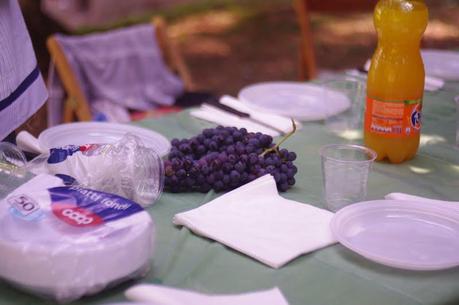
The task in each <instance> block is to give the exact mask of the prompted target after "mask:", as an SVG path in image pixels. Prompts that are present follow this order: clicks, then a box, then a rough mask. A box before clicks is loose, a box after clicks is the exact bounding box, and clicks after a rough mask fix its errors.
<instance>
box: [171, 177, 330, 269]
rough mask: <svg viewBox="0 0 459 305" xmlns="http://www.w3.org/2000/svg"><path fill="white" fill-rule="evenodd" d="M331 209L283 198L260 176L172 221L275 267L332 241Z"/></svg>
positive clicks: (271, 184)
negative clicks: (327, 209)
mask: <svg viewBox="0 0 459 305" xmlns="http://www.w3.org/2000/svg"><path fill="white" fill-rule="evenodd" d="M332 217H333V213H331V212H329V211H326V210H323V209H319V208H316V207H313V206H312V205H308V204H304V203H300V202H297V201H292V200H287V199H284V198H283V197H281V196H279V194H278V193H277V188H276V183H275V181H274V179H273V177H272V176H271V175H265V176H263V177H260V178H258V179H257V180H254V181H252V182H250V183H248V184H246V185H243V186H241V187H239V188H237V189H235V190H233V191H231V192H229V193H227V194H225V195H222V196H220V197H219V198H217V199H215V200H213V201H211V202H209V203H207V204H205V205H203V206H201V207H199V208H197V209H194V210H191V211H188V212H184V213H179V214H177V215H175V216H174V219H173V222H174V224H176V225H183V226H186V227H188V228H189V229H190V230H192V231H193V232H195V233H196V234H199V235H202V236H205V237H208V238H211V239H213V240H216V241H218V242H220V243H222V244H224V245H226V246H228V247H231V248H233V249H235V250H237V251H239V252H242V253H244V254H246V255H248V256H251V257H253V258H255V259H256V260H258V261H260V262H262V263H264V264H266V265H268V266H270V267H272V268H279V267H282V266H283V265H284V264H286V263H288V262H289V261H291V260H292V259H294V258H296V257H298V256H300V255H301V254H305V253H308V252H311V251H314V250H317V249H320V248H323V247H325V246H328V245H331V244H333V243H335V242H336V240H335V238H334V237H333V235H332V233H331V230H330V227H329V224H330V221H331V218H332Z"/></svg>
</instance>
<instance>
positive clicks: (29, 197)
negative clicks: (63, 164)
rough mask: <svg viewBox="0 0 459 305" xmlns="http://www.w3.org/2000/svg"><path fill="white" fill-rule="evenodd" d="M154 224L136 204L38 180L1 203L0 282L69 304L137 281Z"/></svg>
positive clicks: (57, 181)
mask: <svg viewBox="0 0 459 305" xmlns="http://www.w3.org/2000/svg"><path fill="white" fill-rule="evenodd" d="M153 249H154V224H153V221H152V219H151V217H150V216H149V214H148V213H147V212H145V211H144V210H143V208H142V207H141V206H140V205H138V204H137V203H135V202H133V201H130V200H127V199H125V198H122V197H119V196H117V195H113V194H107V193H104V192H99V191H95V190H90V189H85V188H82V187H80V186H64V184H63V182H62V180H61V179H59V178H57V177H55V176H50V175H38V176H36V177H34V178H32V179H31V180H30V181H28V182H27V183H25V184H23V185H22V186H20V187H19V188H17V189H16V190H14V191H13V192H12V193H10V194H9V195H8V196H7V197H6V198H5V199H4V200H2V201H0V277H2V278H3V279H5V280H7V281H9V282H10V283H12V284H13V285H15V286H18V287H20V288H22V289H25V290H27V291H30V292H32V293H35V294H38V295H41V296H45V297H50V298H53V299H55V300H57V301H58V302H70V301H73V300H76V299H78V298H80V297H82V296H84V295H88V294H94V293H97V292H99V291H100V290H102V289H104V288H105V287H107V286H111V285H114V284H117V283H119V282H122V281H125V280H128V279H132V278H136V277H139V276H142V275H144V274H145V273H146V272H147V271H148V269H149V266H150V259H151V257H152V254H153Z"/></svg>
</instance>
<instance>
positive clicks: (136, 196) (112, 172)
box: [28, 134, 164, 206]
mask: <svg viewBox="0 0 459 305" xmlns="http://www.w3.org/2000/svg"><path fill="white" fill-rule="evenodd" d="M28 168H29V169H30V170H31V171H32V172H34V173H48V174H52V175H57V176H59V177H61V178H63V179H64V180H65V181H66V182H67V184H69V185H70V184H72V185H80V186H83V187H87V188H91V189H95V190H99V191H103V192H107V193H112V194H117V195H119V196H122V197H125V198H128V199H130V200H133V201H135V202H137V203H139V204H140V205H142V206H148V205H151V204H153V203H154V202H155V201H156V200H157V199H158V198H159V197H160V196H161V192H162V190H163V186H164V165H163V161H162V160H161V158H160V157H159V155H158V154H157V153H156V151H155V150H153V149H151V148H148V147H145V146H144V145H143V143H142V141H141V140H140V138H139V137H137V136H135V135H132V134H126V135H125V136H124V137H123V138H121V139H120V140H119V141H118V142H116V143H114V144H91V143H88V144H87V145H82V146H76V145H68V146H65V147H56V148H52V149H50V151H49V154H47V155H41V156H39V157H37V158H36V159H34V160H33V161H31V162H30V163H29V164H28Z"/></svg>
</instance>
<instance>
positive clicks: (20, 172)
mask: <svg viewBox="0 0 459 305" xmlns="http://www.w3.org/2000/svg"><path fill="white" fill-rule="evenodd" d="M26 162H27V161H26V158H25V156H24V154H23V153H22V151H20V150H19V149H18V148H17V147H16V146H15V145H13V144H11V143H7V142H0V199H3V198H4V197H5V196H6V195H8V194H9V193H11V192H12V191H13V190H14V189H16V188H17V187H19V186H20V185H22V184H24V183H26V182H27V181H29V180H30V179H31V178H32V177H33V176H34V175H33V174H32V173H30V172H28V171H26V170H25V168H24V166H25V164H26Z"/></svg>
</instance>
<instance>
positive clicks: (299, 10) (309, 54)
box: [293, 0, 377, 80]
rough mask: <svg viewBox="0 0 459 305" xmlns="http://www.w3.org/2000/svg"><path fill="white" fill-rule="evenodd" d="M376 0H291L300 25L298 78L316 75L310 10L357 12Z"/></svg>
mask: <svg viewBox="0 0 459 305" xmlns="http://www.w3.org/2000/svg"><path fill="white" fill-rule="evenodd" d="M376 2H377V0H331V1H323V0H293V5H294V8H295V12H296V15H297V19H298V24H299V27H300V33H301V38H300V79H302V80H310V79H313V78H315V77H316V76H317V63H316V55H315V50H314V37H313V34H312V30H311V20H310V12H311V11H320V12H334V13H335V12H357V11H368V10H372V9H373V8H374V6H375V4H376Z"/></svg>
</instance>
